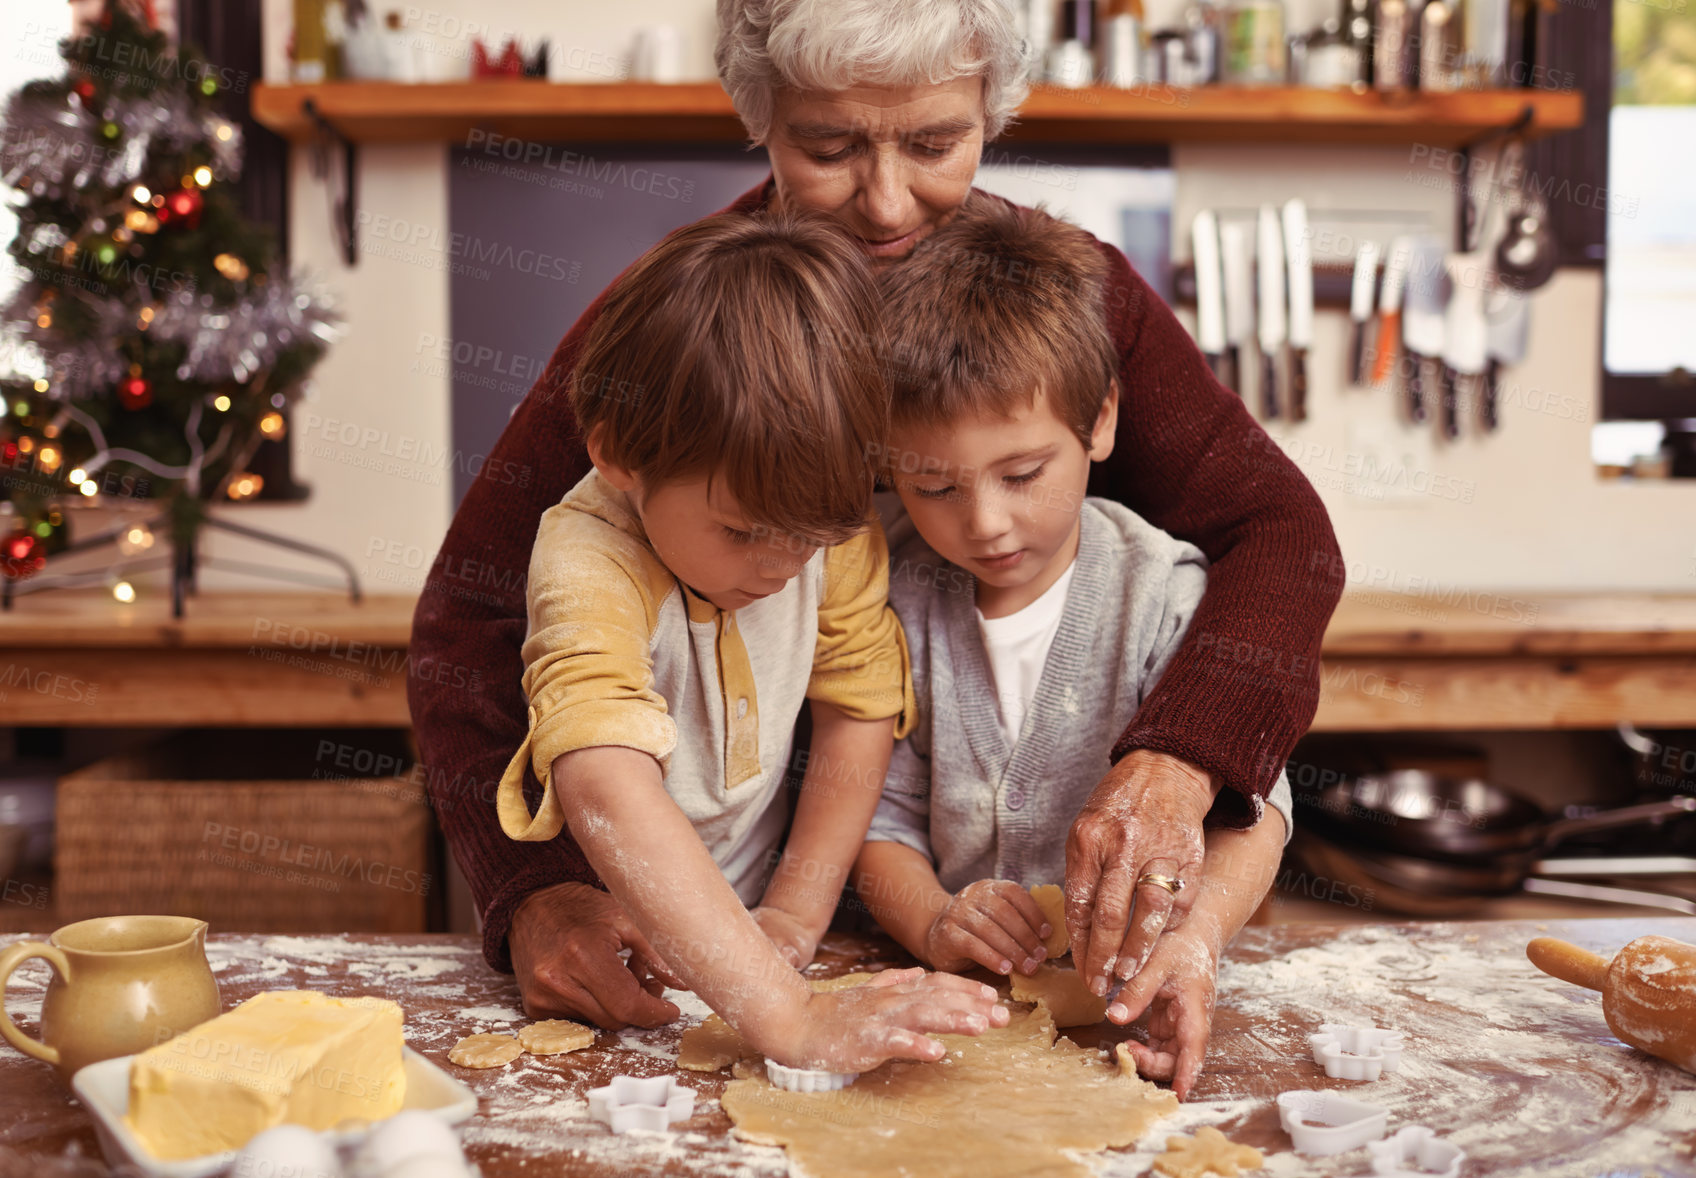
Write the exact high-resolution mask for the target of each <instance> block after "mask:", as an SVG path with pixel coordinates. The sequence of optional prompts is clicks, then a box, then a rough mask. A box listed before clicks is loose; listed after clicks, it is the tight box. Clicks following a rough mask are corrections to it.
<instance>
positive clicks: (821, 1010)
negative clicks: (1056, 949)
mask: <svg viewBox="0 0 1696 1178" xmlns="http://www.w3.org/2000/svg"><path fill="white" fill-rule="evenodd" d="M551 776H552V781H551V783H550V784H551V785H552V787H553V792H554V794H555V795H556V796H557V797H558V798H559V799H560V803H561V806H562V808H563V810H564V812H565V814H566V815H567V820H568V821H569V823H570V825H571V833H572V835H573V836H574V837H575V838H576V839H577V843H578V845H579V846H581V847H582V848H583V853H584V854H585V855H587V856H588V858H589V862H590V863H592V864H593V865H594V867H595V870H596V871H597V872H599V873H600V876H601V878H602V879H603V880H605V881H606V883H607V886H608V888H610V889H611V891H612V894H613V896H614V897H615V898H616V899H617V900H618V902H619V904H620V905H622V906H623V908H624V910H625V911H626V912H628V913H630V915H631V917H632V918H633V919H634V920H635V922H636V924H637V925H638V926H639V927H640V928H641V929H642V931H643V933H644V934H645V935H646V937H647V939H648V943H649V945H651V946H652V947H653V950H654V952H656V953H657V954H659V956H660V957H661V958H662V959H663V960H664V961H665V962H666V964H667V966H668V968H669V970H670V972H672V973H674V974H676V975H677V976H678V978H679V979H681V980H682V981H683V982H684V983H685V984H686V985H687V986H689V987H690V988H691V989H692V990H694V991H695V992H696V993H697V994H699V995H700V996H701V997H702V998H703V999H705V1000H706V1002H707V1005H709V1006H711V1007H712V1008H713V1009H714V1010H715V1011H717V1012H718V1014H719V1015H720V1016H722V1017H723V1018H724V1020H725V1021H726V1022H728V1023H729V1024H730V1025H731V1026H733V1027H735V1028H736V1029H737V1031H738V1032H740V1033H741V1035H742V1036H743V1038H744V1039H746V1040H747V1041H748V1043H749V1044H750V1045H752V1046H753V1047H754V1048H755V1049H757V1050H758V1051H760V1052H761V1053H763V1054H764V1055H766V1056H767V1057H768V1058H771V1059H774V1060H776V1061H778V1062H779V1063H785V1064H789V1065H791V1066H796V1067H816V1068H826V1069H829V1070H832V1071H852V1072H858V1071H866V1070H869V1069H870V1068H872V1067H875V1066H876V1065H877V1064H879V1063H881V1062H883V1061H884V1060H888V1059H926V1060H934V1059H938V1058H940V1057H941V1056H942V1054H943V1052H944V1048H943V1045H942V1044H941V1043H940V1042H938V1041H937V1040H935V1039H932V1038H930V1037H929V1034H930V1033H932V1032H936V1033H955V1034H976V1033H979V1032H981V1031H984V1030H986V1029H987V1028H988V1027H990V1026H991V1025H1003V1024H1005V1022H1006V1018H1007V1015H1006V1011H1005V1009H1004V1008H1000V1009H998V1008H997V1007H996V1005H995V991H994V990H992V989H991V988H990V987H988V986H984V985H981V984H979V983H975V982H969V981H967V980H966V979H964V978H957V977H952V976H949V975H943V974H933V975H929V976H925V977H920V976H918V973H919V971H886V973H885V974H882V975H879V978H878V980H877V981H876V982H874V983H872V984H870V985H866V986H860V987H855V988H853V989H851V990H839V991H835V992H833V993H824V994H815V993H814V992H813V990H812V988H811V987H810V986H808V985H807V983H806V982H805V981H804V980H803V979H802V977H801V975H800V974H799V973H797V972H796V971H795V970H794V969H793V968H792V967H790V966H789V965H788V964H786V963H785V962H784V961H783V959H782V958H781V957H779V956H778V951H777V949H776V947H774V946H773V945H772V943H771V942H770V941H769V940H767V939H766V936H765V934H764V933H763V932H761V930H760V927H759V925H757V924H756V923H755V921H754V918H753V916H752V915H750V914H749V912H748V910H747V909H746V908H744V907H743V906H742V902H741V900H739V899H738V898H737V895H736V892H735V891H734V890H733V889H732V888H731V886H730V883H729V881H728V880H726V879H725V878H724V875H723V874H722V873H721V872H720V871H719V868H718V864H716V863H715V862H714V861H713V858H712V856H711V855H710V854H709V853H708V851H707V848H706V846H705V844H703V843H702V842H701V840H700V838H699V837H698V836H697V835H696V833H695V828H694V826H693V824H692V823H691V822H690V821H689V818H688V816H687V815H685V814H684V813H683V811H682V810H680V809H679V808H678V806H677V804H676V803H675V802H674V801H672V799H671V795H669V794H668V793H666V791H665V784H664V781H663V780H662V777H661V773H660V766H659V762H658V761H656V760H655V759H654V758H653V757H651V756H649V755H648V754H647V753H644V752H640V751H638V750H636V749H631V748H621V747H618V746H616V745H609V746H604V747H599V748H586V749H577V750H575V751H572V752H569V753H566V754H564V755H562V756H560V757H558V758H556V759H555V760H554V762H553V766H552V774H551Z"/></svg>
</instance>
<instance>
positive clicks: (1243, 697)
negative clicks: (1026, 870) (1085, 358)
mask: <svg viewBox="0 0 1696 1178" xmlns="http://www.w3.org/2000/svg"><path fill="white" fill-rule="evenodd" d="M1101 249H1102V251H1103V253H1104V254H1105V255H1107V258H1108V262H1109V267H1110V270H1109V275H1108V280H1107V317H1108V323H1109V325H1110V327H1111V329H1112V332H1113V336H1114V339H1115V340H1116V341H1117V343H1118V347H1119V354H1120V367H1119V383H1120V407H1119V427H1118V436H1117V441H1116V445H1115V446H1114V449H1113V453H1112V455H1111V456H1109V458H1108V459H1107V460H1106V461H1104V462H1102V463H1099V464H1097V466H1096V468H1095V469H1094V471H1093V472H1092V474H1091V479H1090V492H1091V494H1096V495H1102V496H1105V497H1107V498H1109V499H1115V500H1117V501H1118V502H1120V503H1123V504H1125V505H1126V506H1127V507H1129V508H1131V509H1132V510H1133V511H1135V512H1137V513H1138V514H1139V515H1141V516H1142V517H1143V518H1144V519H1146V520H1148V521H1149V522H1150V523H1152V524H1154V525H1155V526H1156V527H1158V528H1162V529H1164V530H1165V531H1167V532H1170V533H1171V534H1172V535H1174V536H1176V537H1178V538H1179V539H1182V540H1188V541H1189V542H1190V543H1192V544H1194V545H1195V546H1196V547H1198V548H1200V549H1201V550H1202V551H1203V552H1204V553H1206V555H1207V558H1208V561H1209V562H1210V567H1209V569H1208V575H1207V592H1206V595H1205V596H1204V597H1203V598H1202V600H1201V602H1200V604H1199V605H1198V607H1197V609H1196V611H1195V615H1194V617H1193V618H1192V619H1191V620H1190V624H1189V628H1188V630H1187V631H1186V633H1185V634H1184V637H1183V640H1182V643H1181V644H1180V646H1179V647H1178V649H1177V651H1176V652H1175V653H1174V654H1173V655H1172V657H1171V659H1170V662H1169V663H1168V665H1167V666H1166V668H1165V672H1164V674H1163V675H1162V676H1161V679H1160V682H1159V684H1158V686H1157V687H1156V688H1155V689H1154V691H1153V692H1152V694H1150V695H1149V696H1148V698H1147V699H1146V700H1144V701H1143V703H1142V706H1141V707H1140V708H1139V709H1138V711H1137V713H1136V715H1135V716H1134V717H1132V719H1131V723H1130V725H1129V726H1128V727H1127V728H1126V729H1125V731H1124V733H1123V734H1122V735H1121V736H1120V738H1119V740H1118V742H1117V743H1116V744H1115V745H1114V748H1113V757H1114V759H1115V760H1117V759H1118V758H1119V757H1122V756H1124V755H1125V754H1126V753H1128V752H1130V751H1131V750H1133V749H1149V750H1152V751H1154V752H1161V753H1167V754H1169V755H1171V756H1175V757H1179V758H1182V759H1183V760H1185V761H1188V762H1189V763H1190V764H1192V765H1195V766H1197V767H1198V768H1201V769H1205V770H1206V771H1207V772H1208V773H1210V774H1212V775H1213V776H1214V779H1215V780H1216V781H1219V782H1221V783H1222V784H1223V785H1224V786H1225V787H1226V788H1224V789H1222V790H1221V791H1220V793H1219V797H1218V799H1217V801H1216V802H1215V804H1214V808H1213V812H1212V814H1211V815H1210V821H1212V822H1213V823H1215V824H1217V825H1223V826H1230V827H1239V828H1240V827H1246V826H1249V825H1252V824H1253V822H1254V821H1255V820H1256V819H1257V818H1258V817H1259V814H1260V802H1261V800H1262V799H1264V798H1265V797H1266V795H1267V793H1268V791H1270V790H1271V788H1272V785H1273V782H1274V781H1275V780H1276V778H1277V777H1278V775H1279V774H1280V773H1281V772H1282V771H1283V768H1284V763H1285V761H1286V760H1287V759H1288V757H1289V755H1290V751H1291V749H1293V748H1294V747H1295V742H1296V741H1297V739H1299V738H1300V737H1301V735H1302V733H1303V732H1305V731H1306V730H1307V726H1308V725H1309V724H1310V723H1311V722H1312V720H1313V714H1314V711H1315V709H1316V708H1317V706H1318V700H1319V644H1320V640H1321V638H1322V637H1323V636H1324V633H1325V625H1326V623H1327V621H1329V619H1330V617H1331V611H1332V610H1333V609H1335V608H1336V604H1337V600H1338V598H1339V596H1340V595H1341V593H1342V585H1343V575H1342V568H1343V563H1342V556H1341V552H1340V551H1339V549H1338V547H1337V540H1336V536H1335V534H1334V533H1333V532H1332V529H1331V521H1330V518H1329V516H1328V515H1327V514H1326V512H1325V507H1324V504H1323V503H1321V502H1320V499H1319V496H1318V494H1317V492H1315V491H1314V489H1313V487H1312V485H1311V484H1309V483H1308V481H1307V478H1306V477H1305V476H1304V475H1303V474H1302V472H1301V470H1300V469H1299V468H1298V467H1297V466H1296V465H1295V463H1293V462H1292V461H1290V459H1289V458H1288V457H1287V456H1286V455H1285V454H1284V452H1283V451H1282V450H1281V449H1279V447H1278V445H1277V443H1276V442H1274V441H1273V440H1272V438H1270V437H1269V436H1268V435H1267V433H1266V431H1265V430H1263V429H1261V427H1260V425H1259V424H1258V423H1257V422H1256V421H1255V420H1254V418H1253V417H1252V416H1251V415H1250V414H1249V412H1248V409H1247V408H1246V407H1245V406H1244V404H1243V400H1242V398H1241V397H1239V396H1238V395H1237V394H1236V393H1234V392H1232V391H1231V390H1229V389H1227V388H1225V387H1224V386H1223V385H1221V384H1220V383H1219V382H1218V380H1216V379H1215V378H1214V376H1213V374H1212V372H1211V370H1209V368H1208V367H1207V364H1206V361H1205V360H1203V359H1202V356H1201V353H1200V351H1198V350H1197V348H1196V346H1195V343H1194V342H1193V341H1192V340H1191V339H1190V336H1189V333H1188V332H1186V331H1185V330H1184V328H1183V326H1182V325H1181V324H1180V323H1179V322H1178V320H1177V317H1176V316H1175V315H1173V314H1172V311H1171V309H1170V308H1168V307H1167V306H1166V305H1165V304H1164V303H1162V302H1161V301H1160V299H1159V298H1158V297H1157V296H1156V295H1155V294H1154V292H1153V291H1152V290H1150V289H1149V286H1148V284H1147V283H1146V282H1145V281H1144V280H1143V279H1142V277H1141V276H1140V275H1138V274H1137V273H1136V271H1135V270H1133V269H1132V268H1131V265H1130V263H1129V262H1128V261H1126V259H1125V256H1124V254H1122V253H1120V252H1119V250H1117V249H1115V248H1113V247H1112V246H1110V245H1105V244H1103V245H1102V246H1101Z"/></svg>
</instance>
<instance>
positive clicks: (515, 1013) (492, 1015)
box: [459, 1006, 524, 1023]
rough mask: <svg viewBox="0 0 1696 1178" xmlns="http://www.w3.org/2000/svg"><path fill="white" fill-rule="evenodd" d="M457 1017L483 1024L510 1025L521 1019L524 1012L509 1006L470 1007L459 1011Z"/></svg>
mask: <svg viewBox="0 0 1696 1178" xmlns="http://www.w3.org/2000/svg"><path fill="white" fill-rule="evenodd" d="M459 1017H460V1018H468V1019H474V1020H476V1021H478V1022H484V1023H511V1022H517V1021H518V1020H519V1019H521V1018H523V1017H524V1012H523V1011H522V1010H514V1009H513V1008H512V1007H510V1006H470V1007H467V1008H466V1009H464V1010H462V1011H460V1012H459Z"/></svg>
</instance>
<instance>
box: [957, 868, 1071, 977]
mask: <svg viewBox="0 0 1696 1178" xmlns="http://www.w3.org/2000/svg"><path fill="white" fill-rule="evenodd" d="M1052 931H1053V930H1052V929H1051V928H1050V927H1049V925H1048V921H1047V919H1046V918H1045V917H1044V916H1043V915H1042V909H1041V908H1039V907H1037V902H1036V901H1035V900H1033V899H1031V894H1030V893H1029V892H1028V891H1026V890H1025V889H1024V888H1022V887H1020V886H1019V885H1018V884H1016V883H1014V882H1013V881H1012V880H1009V879H980V880H978V881H977V882H976V883H972V884H967V885H966V886H965V887H963V888H961V889H960V891H959V892H958V893H957V894H956V895H955V896H954V899H953V900H952V901H950V902H949V905H948V907H946V908H944V909H943V910H942V911H941V912H939V913H937V915H936V919H935V920H933V921H932V922H931V926H930V931H929V932H928V933H926V934H925V960H927V961H929V962H930V963H931V965H932V966H933V967H934V968H936V969H945V970H961V969H970V968H971V967H972V966H973V965H981V966H983V967H984V968H985V969H987V970H990V971H992V972H994V973H999V974H1007V973H1012V972H1013V969H1014V967H1015V966H1017V968H1018V970H1019V972H1020V973H1022V974H1025V975H1027V976H1028V975H1030V974H1034V973H1035V972H1036V967H1037V964H1038V963H1039V962H1041V961H1042V959H1043V958H1044V957H1046V956H1047V955H1048V954H1047V950H1045V949H1044V948H1043V945H1042V942H1043V939H1044V938H1045V937H1047V936H1048V934H1049V933H1050V932H1052Z"/></svg>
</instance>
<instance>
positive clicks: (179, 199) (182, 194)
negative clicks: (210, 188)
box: [159, 188, 206, 229]
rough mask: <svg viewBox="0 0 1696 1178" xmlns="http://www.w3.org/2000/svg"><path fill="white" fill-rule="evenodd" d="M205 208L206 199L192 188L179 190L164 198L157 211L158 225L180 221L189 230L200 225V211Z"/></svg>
mask: <svg viewBox="0 0 1696 1178" xmlns="http://www.w3.org/2000/svg"><path fill="white" fill-rule="evenodd" d="M205 207H206V198H205V197H203V196H201V195H200V193H199V192H198V191H196V190H195V189H193V188H179V189H177V190H176V191H175V192H173V193H171V195H170V196H167V197H166V198H165V204H164V206H163V207H162V208H161V209H160V210H159V223H160V224H161V225H163V224H165V223H166V222H169V221H181V222H183V223H184V224H186V225H187V226H188V227H189V228H190V229H193V228H194V227H195V226H196V225H198V224H200V210H201V209H203V208H205Z"/></svg>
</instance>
